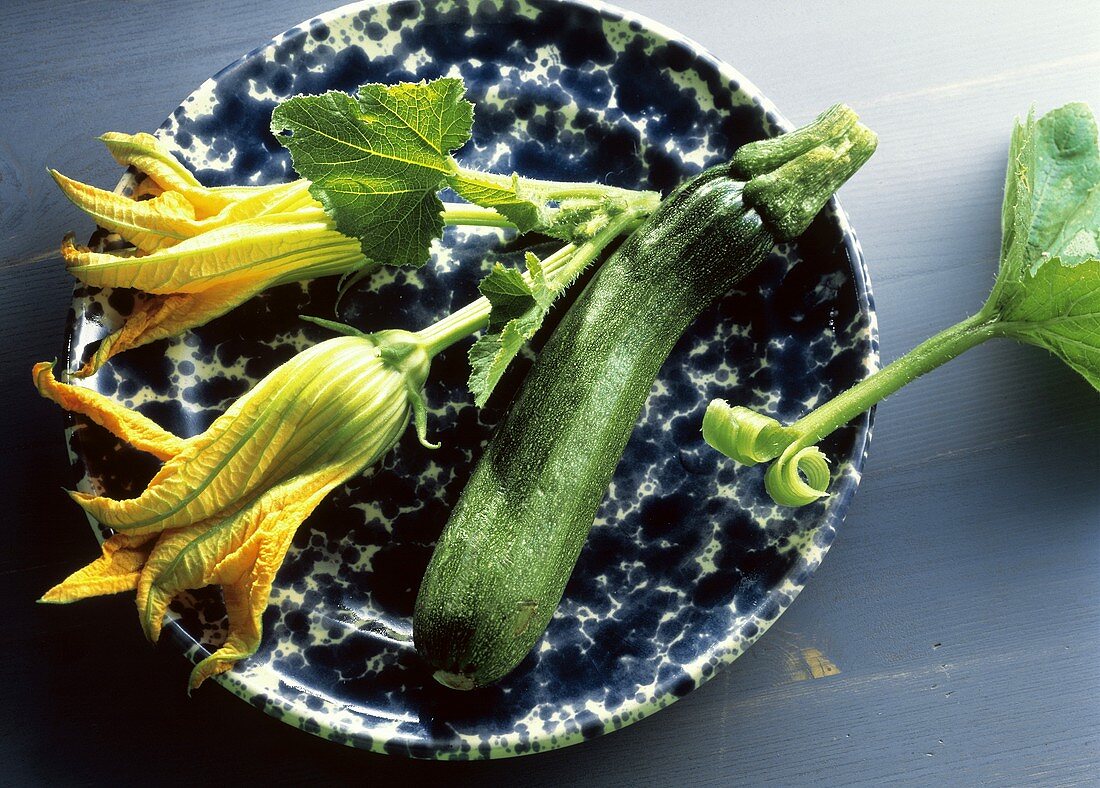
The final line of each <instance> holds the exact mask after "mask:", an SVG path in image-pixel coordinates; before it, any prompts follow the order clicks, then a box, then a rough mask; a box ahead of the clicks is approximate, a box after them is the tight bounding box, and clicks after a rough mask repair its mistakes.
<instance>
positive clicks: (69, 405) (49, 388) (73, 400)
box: [31, 361, 188, 460]
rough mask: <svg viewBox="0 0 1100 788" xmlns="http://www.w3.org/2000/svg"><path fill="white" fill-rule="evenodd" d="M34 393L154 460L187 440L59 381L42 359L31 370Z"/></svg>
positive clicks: (175, 450) (167, 455) (166, 457)
mask: <svg viewBox="0 0 1100 788" xmlns="http://www.w3.org/2000/svg"><path fill="white" fill-rule="evenodd" d="M31 374H32V375H33V377H34V385H35V387H36V388H37V389H38V393H39V394H41V395H42V396H43V397H45V398H46V399H50V400H53V401H54V402H56V403H57V404H58V405H60V406H61V407H63V408H65V410H69V411H73V412H74V413H80V414H83V415H84V416H87V417H88V418H90V419H91V420H92V421H94V422H95V423H96V424H98V425H99V426H101V427H103V428H105V429H107V430H108V431H110V432H111V433H112V434H113V435H117V436H118V437H119V438H121V439H122V440H124V441H126V442H127V443H129V444H130V445H131V446H133V447H134V448H136V449H139V450H141V451H147V452H149V453H150V454H152V455H153V456H154V457H156V458H157V459H158V460H170V459H172V458H173V457H175V456H177V455H178V454H179V453H180V452H182V451H183V449H184V447H185V446H187V443H188V441H187V440H185V439H184V438H180V437H178V436H176V435H173V434H172V433H170V432H168V431H167V430H165V429H163V428H162V427H160V426H159V425H158V424H157V423H156V422H154V421H153V420H152V419H148V418H146V417H145V416H142V415H141V414H140V413H138V412H137V411H135V410H131V409H129V408H127V407H124V406H122V405H119V404H118V403H117V402H115V401H114V400H112V399H110V398H108V397H105V396H103V395H102V394H100V393H99V392H97V391H92V390H91V389H86V388H83V387H81V386H70V385H68V384H65V383H60V382H58V380H57V379H56V378H55V377H54V375H53V364H52V363H51V362H49V361H43V362H40V363H38V364H35V365H34V368H33V369H32V371H31Z"/></svg>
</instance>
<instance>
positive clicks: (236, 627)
mask: <svg viewBox="0 0 1100 788" xmlns="http://www.w3.org/2000/svg"><path fill="white" fill-rule="evenodd" d="M328 489H331V488H327V489H325V490H324V491H322V492H320V494H318V495H315V496H312V500H311V503H310V504H309V507H308V509H309V510H308V511H305V512H304V513H300V512H299V513H300V518H299V519H298V521H297V522H294V523H292V527H285V526H284V527H283V528H282V529H279V530H276V531H275V533H274V534H272V536H271V538H268V539H265V540H263V541H262V542H260V544H259V551H258V555H257V556H256V561H255V563H254V564H253V566H252V568H251V570H250V571H249V572H248V574H247V575H246V576H245V577H244V578H242V579H241V580H240V581H238V582H237V583H231V584H228V585H225V586H223V588H222V595H223V598H224V600H225V609H226V612H227V613H228V615H229V634H228V636H227V637H226V639H225V643H223V644H222V645H221V646H220V647H219V648H218V649H217V650H216V651H215V652H214V653H213V654H211V655H210V656H209V657H207V658H206V659H204V660H202V661H200V662H199V663H198V664H197V665H195V667H194V669H193V670H192V671H191V677H190V679H189V681H188V687H189V689H192V690H193V689H196V688H197V687H198V686H199V685H200V684H202V683H203V682H204V681H206V679H208V678H210V677H211V676H215V675H217V674H219V673H224V672H225V671H227V670H229V669H230V668H232V667H233V666H234V665H235V664H236V663H237V662H238V661H239V660H242V659H245V658H246V657H250V656H252V655H253V654H255V653H256V649H258V648H259V647H260V638H261V637H262V635H263V614H264V610H265V609H266V608H267V604H268V600H269V599H270V598H271V586H272V584H273V583H274V581H275V574H276V572H277V571H278V569H279V567H280V566H281V565H282V563H283V559H284V558H285V557H286V552H287V550H288V549H289V548H290V544H291V541H292V540H293V537H294V532H295V530H297V527H298V525H300V524H301V521H302V520H304V519H305V517H306V516H307V515H308V514H309V512H310V511H312V510H313V508H314V507H315V506H316V505H317V503H319V502H320V500H321V498H323V497H324V495H325V494H326V493H327V492H328Z"/></svg>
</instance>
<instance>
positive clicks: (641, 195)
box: [455, 162, 661, 210]
mask: <svg viewBox="0 0 1100 788" xmlns="http://www.w3.org/2000/svg"><path fill="white" fill-rule="evenodd" d="M455 166H456V167H457V173H456V174H457V175H458V177H460V178H461V179H462V180H465V181H467V182H469V183H479V184H483V185H485V186H487V187H490V188H493V189H503V190H506V191H507V190H511V189H512V188H513V181H512V176H510V175H498V174H497V173H494V172H483V171H481V170H473V169H470V168H468V167H463V166H462V165H460V164H458V163H457V162H455ZM519 182H520V183H521V184H523V188H524V189H526V190H528V191H530V192H531V193H532V194H536V195H538V196H539V197H540V198H542V199H543V200H554V201H558V202H560V201H561V200H569V199H595V200H603V199H607V198H609V197H610V198H614V199H617V200H621V201H624V202H626V203H627V204H628V205H632V206H633V205H642V204H648V205H650V209H651V210H652V208H653V207H654V206H655V205H656V203H657V202H659V201H660V199H661V196H660V195H659V194H658V193H657V192H653V191H642V190H638V189H623V188H620V187H618V186H604V185H602V184H599V183H583V182H572V181H544V180H540V179H538V178H527V177H523V176H520V177H519Z"/></svg>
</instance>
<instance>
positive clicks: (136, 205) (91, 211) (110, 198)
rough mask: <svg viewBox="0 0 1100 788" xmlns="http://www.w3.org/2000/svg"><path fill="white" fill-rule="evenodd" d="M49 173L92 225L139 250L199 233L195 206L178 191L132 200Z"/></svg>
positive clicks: (199, 222)
mask: <svg viewBox="0 0 1100 788" xmlns="http://www.w3.org/2000/svg"><path fill="white" fill-rule="evenodd" d="M50 175H52V176H53V179H54V181H55V182H56V183H57V185H58V187H59V188H60V189H61V191H62V192H63V193H64V195H65V196H66V197H67V198H68V199H69V201H70V202H72V204H73V205H75V206H76V207H77V208H79V209H80V210H82V211H84V213H86V214H88V215H89V216H91V217H92V218H93V219H95V222H96V224H98V225H99V226H100V227H103V228H106V229H107V230H110V231H111V232H114V233H118V234H119V235H120V236H122V238H123V239H124V240H126V241H127V242H129V243H132V244H133V245H134V246H136V247H137V248H138V249H140V250H141V251H143V252H154V251H156V250H157V249H161V248H164V247H166V246H172V245H174V244H177V243H179V242H180V241H182V240H183V239H184V238H191V237H192V236H194V235H197V234H198V233H200V232H202V229H203V226H204V225H203V222H201V221H198V220H197V219H196V218H195V208H194V207H193V206H192V205H191V203H189V202H188V201H187V199H186V198H185V197H184V196H183V195H182V194H180V193H179V192H164V193H163V194H161V195H159V196H157V197H153V198H152V199H150V200H134V199H131V198H130V197H124V196H122V195H121V194H116V193H115V192H109V191H106V190H105V189H97V188H96V187H95V186H89V185H88V184H86V183H81V182H80V181H74V180H73V179H72V178H67V177H65V176H64V175H62V174H61V173H60V172H58V171H57V170H50Z"/></svg>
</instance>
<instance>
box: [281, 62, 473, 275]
mask: <svg viewBox="0 0 1100 788" xmlns="http://www.w3.org/2000/svg"><path fill="white" fill-rule="evenodd" d="M463 91H464V87H463V84H462V80H460V79H453V78H443V79H436V80H433V81H431V82H419V83H416V84H410V83H404V84H399V85H393V86H387V85H377V84H369V85H363V86H362V87H360V89H359V94H358V97H357V98H353V97H351V96H348V95H347V94H344V93H339V92H330V93H325V94H324V95H321V96H296V97H294V98H291V99H289V100H287V101H284V102H283V103H282V104H280V105H279V106H278V107H276V109H275V112H274V113H273V114H272V120H271V129H272V131H273V132H274V133H275V134H276V135H277V136H278V138H279V140H280V141H281V142H282V143H283V144H284V145H286V147H287V148H288V149H289V150H290V154H291V157H292V159H293V161H294V167H295V169H296V170H297V171H298V172H299V174H301V175H302V176H303V177H305V178H308V179H309V180H310V181H312V182H313V185H312V187H311V188H310V191H311V193H312V194H313V195H314V197H316V198H317V199H318V200H319V201H320V202H321V204H322V205H324V207H325V210H326V211H327V212H328V213H329V214H330V215H331V216H332V217H333V219H334V220H335V222H336V227H337V229H338V230H339V231H340V232H342V233H344V234H345V235H349V236H352V237H354V238H358V239H359V241H360V244H361V245H362V249H363V254H364V255H365V256H366V257H367V258H369V259H371V260H379V261H383V262H386V263H391V264H394V265H415V266H418V265H422V264H424V263H425V262H427V260H428V256H429V248H430V245H431V242H432V240H433V239H435V238H438V237H439V236H440V235H441V234H442V232H443V220H442V219H441V217H440V213H441V211H442V210H443V204H442V203H441V202H440V200H439V197H438V196H437V194H436V192H438V191H439V189H441V188H442V187H443V186H444V185H446V181H447V178H448V177H449V176H451V175H453V174H454V173H455V172H456V170H457V166H456V165H455V163H454V160H453V159H452V158H451V155H450V154H451V151H453V150H455V149H456V148H458V147H460V146H461V145H463V144H464V143H465V142H466V141H467V140H468V139H469V138H470V130H471V127H472V124H473V105H472V104H470V103H469V102H468V101H466V100H464V99H463V98H462V96H463ZM286 131H289V132H290V134H289V135H288V134H286V133H284V132H286Z"/></svg>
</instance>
